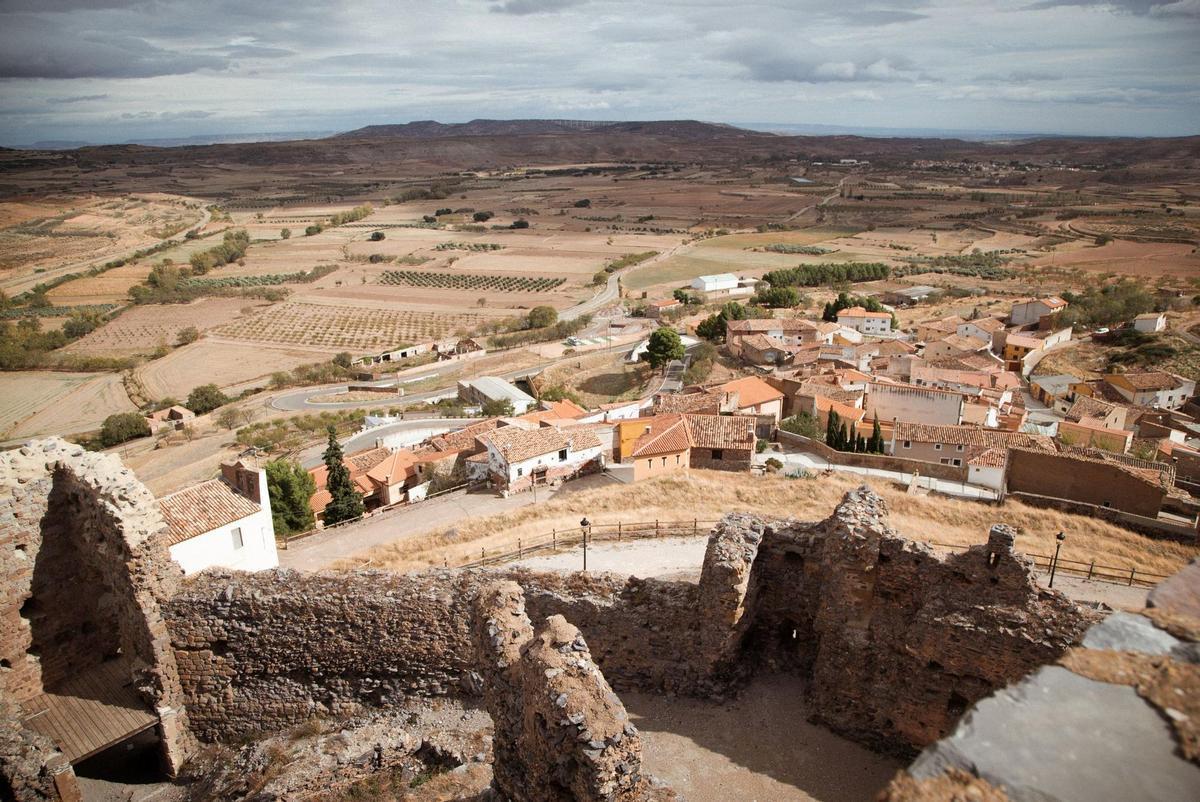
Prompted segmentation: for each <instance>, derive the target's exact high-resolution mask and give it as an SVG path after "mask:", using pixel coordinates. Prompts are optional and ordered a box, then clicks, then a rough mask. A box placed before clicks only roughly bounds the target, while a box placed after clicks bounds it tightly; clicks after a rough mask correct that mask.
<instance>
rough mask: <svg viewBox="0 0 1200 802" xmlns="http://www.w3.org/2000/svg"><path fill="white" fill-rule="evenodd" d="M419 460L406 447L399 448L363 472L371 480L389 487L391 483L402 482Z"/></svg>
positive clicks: (397, 483)
mask: <svg viewBox="0 0 1200 802" xmlns="http://www.w3.org/2000/svg"><path fill="white" fill-rule="evenodd" d="M420 461H421V460H419V459H418V457H417V455H416V454H414V453H413V452H411V451H409V450H407V449H400V450H399V451H396V452H395V453H393V454H389V455H388V456H387V457H386V458H385V459H384V460H383V462H380V463H379V464H378V465H376V466H375V467H374V468H372V469H371V470H369V471H367V473H366V474H365V475H366V477H367V478H368V479H370V480H371V481H372V482H375V483H378V484H380V485H385V486H387V487H391V486H392V485H399V484H404V480H405V479H407V478H408V477H409V476H410V475H411V474H412V472H413V471H412V468H413V466H414V465H416V464H417V463H418V462H420Z"/></svg>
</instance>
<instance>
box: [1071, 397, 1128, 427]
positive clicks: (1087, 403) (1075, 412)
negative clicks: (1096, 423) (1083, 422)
mask: <svg viewBox="0 0 1200 802" xmlns="http://www.w3.org/2000/svg"><path fill="white" fill-rule="evenodd" d="M1116 408H1117V405H1116V404H1110V403H1108V402H1107V401H1101V400H1100V399H1099V398H1092V397H1091V396H1086V395H1081V396H1079V397H1078V398H1076V399H1075V403H1074V404H1072V405H1071V408H1070V409H1068V410H1067V420H1069V421H1079V420H1080V419H1081V418H1104V417H1106V416H1107V415H1108V414H1109V413H1111V412H1112V411H1113V410H1114V409H1116Z"/></svg>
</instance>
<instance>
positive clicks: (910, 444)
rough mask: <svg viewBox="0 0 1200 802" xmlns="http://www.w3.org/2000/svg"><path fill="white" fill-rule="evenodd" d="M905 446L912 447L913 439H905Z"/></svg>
mask: <svg viewBox="0 0 1200 802" xmlns="http://www.w3.org/2000/svg"><path fill="white" fill-rule="evenodd" d="M904 447H905V448H912V440H905V441H904Z"/></svg>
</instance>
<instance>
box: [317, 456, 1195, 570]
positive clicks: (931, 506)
mask: <svg viewBox="0 0 1200 802" xmlns="http://www.w3.org/2000/svg"><path fill="white" fill-rule="evenodd" d="M859 483H860V481H859V480H857V479H855V478H854V477H849V476H844V475H834V476H820V477H816V478H810V479H788V478H784V477H780V476H766V477H753V476H750V475H748V474H730V473H720V472H714V471H699V470H695V471H692V472H691V474H690V475H679V476H664V477H661V478H658V479H654V480H648V481H645V482H641V483H638V484H635V485H612V486H611V487H603V488H596V489H591V490H584V491H581V492H570V491H569V489H568V490H567V491H564V492H563V493H560V494H559V495H558V496H557V497H555V498H554V499H552V500H550V501H547V502H545V503H542V504H537V505H533V506H529V507H523V508H521V509H519V510H516V511H514V512H510V513H504V514H501V515H494V516H489V517H482V518H468V519H464V520H463V521H462V522H461V523H460V524H459V525H457V526H455V527H453V528H451V529H448V530H443V531H439V532H434V533H430V534H426V535H419V536H417V537H412V538H408V539H404V540H400V541H397V542H395V543H390V544H388V545H386V546H380V547H378V548H375V549H372V550H371V551H369V552H366V553H365V554H362V555H356V557H355V558H354V559H353V560H349V561H346V562H345V564H343V565H340V566H337V567H341V568H351V567H356V566H360V565H361V564H362V561H363V559H364V558H370V559H371V560H372V562H373V564H374V565H378V566H382V567H385V568H389V569H392V570H397V571H412V570H417V569H420V568H425V567H429V566H434V565H437V566H440V565H443V564H446V563H448V564H450V565H459V564H463V563H466V562H469V561H471V560H473V559H477V558H478V557H479V554H480V549H485V550H486V551H487V552H488V553H497V552H502V551H508V550H510V549H515V548H516V546H517V539H518V538H522V539H524V540H525V542H526V543H529V542H534V541H540V539H541V537H542V536H543V535H546V534H548V533H549V532H550V530H551V528H557V529H559V530H564V529H571V528H574V527H577V526H578V525H579V519H580V518H581V517H583V516H585V515H586V516H587V517H588V519H589V520H591V521H592V523H593V524H608V523H613V524H615V523H616V522H617V521H624V522H631V521H653V520H655V519H659V520H663V521H679V520H691V519H693V518H698V519H699V520H701V521H704V520H709V521H714V520H717V519H719V518H720V517H721V516H722V515H724V514H725V513H727V512H756V513H762V514H764V515H771V516H779V517H784V516H791V517H795V518H799V519H801V520H809V521H815V520H820V519H822V518H825V517H827V516H828V515H829V513H830V512H831V511H832V510H833V508H834V507H835V506H836V505H837V503H838V502H839V501H840V500H841V498H842V496H843V495H844V494H845V493H846V491H847V490H850V489H852V488H853V487H856V486H857V485H858V484H859ZM873 487H874V488H875V490H876V491H877V492H879V494H880V495H881V496H883V498H884V499H885V500H886V501H887V503H888V509H889V510H890V513H891V514H890V524H891V526H892V527H893V528H894V529H896V530H897V531H899V532H900V533H901V534H903V535H905V536H906V537H909V538H912V539H913V540H920V541H925V542H928V543H943V544H949V545H961V546H966V545H972V544H975V543H983V542H985V541H986V540H987V533H988V529H989V528H990V527H991V525H992V524H995V523H1007V524H1011V525H1012V526H1015V527H1017V528H1018V530H1019V532H1020V534H1019V536H1018V537H1017V548H1018V549H1019V550H1020V551H1023V552H1025V553H1029V554H1051V553H1052V552H1053V551H1054V536H1055V534H1056V533H1058V532H1059V531H1063V532H1065V533H1066V534H1067V540H1066V542H1065V544H1064V546H1063V553H1062V556H1063V558H1064V559H1073V560H1085V561H1086V560H1092V559H1095V561H1096V563H1097V564H1098V565H1107V566H1113V567H1123V568H1132V567H1136V568H1138V569H1139V570H1144V571H1149V572H1152V573H1158V574H1171V573H1174V572H1175V571H1177V570H1179V569H1180V568H1182V567H1183V566H1184V565H1185V564H1186V563H1187V562H1188V560H1190V559H1192V558H1193V557H1195V556H1196V555H1197V554H1200V549H1197V548H1195V547H1190V546H1185V545H1183V544H1180V543H1174V542H1170V541H1163V540H1154V539H1151V538H1148V537H1145V536H1143V535H1139V534H1137V533H1135V532H1131V531H1129V530H1127V529H1122V528H1121V527H1118V526H1114V525H1112V524H1109V523H1106V522H1104V521H1098V520H1095V519H1093V518H1088V517H1085V516H1081V515H1070V514H1067V513H1061V512H1057V511H1054V510H1044V509H1038V508H1036V507H1030V506H1027V505H1025V504H1022V503H1020V502H1015V501H1008V502H1006V503H1005V505H1004V506H1003V507H994V506H991V505H988V504H982V503H978V502H971V501H965V500H958V499H950V498H945V497H941V496H936V497H935V496H908V495H906V494H905V493H904V492H903V491H902V490H899V489H897V488H896V487H895V486H893V485H891V484H887V483H882V482H876V483H873ZM568 488H569V486H568Z"/></svg>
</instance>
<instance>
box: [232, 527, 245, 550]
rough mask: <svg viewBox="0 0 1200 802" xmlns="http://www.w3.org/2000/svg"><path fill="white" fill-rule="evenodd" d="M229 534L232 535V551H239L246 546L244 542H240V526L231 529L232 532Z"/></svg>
mask: <svg viewBox="0 0 1200 802" xmlns="http://www.w3.org/2000/svg"><path fill="white" fill-rule="evenodd" d="M230 534H232V535H233V547H234V549H240V548H241V547H242V546H244V545H246V544H245V543H244V542H242V528H241V527H240V526H235V527H233V531H232V532H230Z"/></svg>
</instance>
